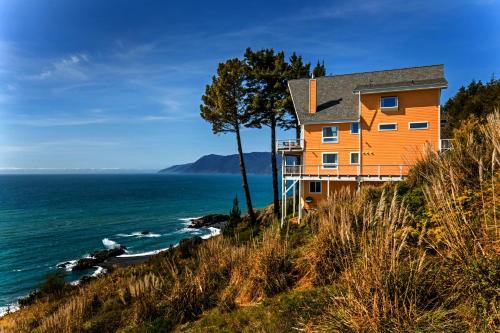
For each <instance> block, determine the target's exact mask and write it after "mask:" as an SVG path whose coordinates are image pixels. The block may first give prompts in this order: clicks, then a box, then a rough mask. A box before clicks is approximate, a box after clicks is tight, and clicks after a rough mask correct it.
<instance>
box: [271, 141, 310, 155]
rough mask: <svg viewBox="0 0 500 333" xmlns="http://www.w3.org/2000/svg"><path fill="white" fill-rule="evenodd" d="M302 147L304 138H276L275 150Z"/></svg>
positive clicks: (298, 149) (289, 149)
mask: <svg viewBox="0 0 500 333" xmlns="http://www.w3.org/2000/svg"><path fill="white" fill-rule="evenodd" d="M303 149H304V140H302V139H289V140H277V141H276V150H277V151H283V152H286V151H302V150H303Z"/></svg>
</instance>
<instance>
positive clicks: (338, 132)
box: [321, 125, 340, 143]
mask: <svg viewBox="0 0 500 333" xmlns="http://www.w3.org/2000/svg"><path fill="white" fill-rule="evenodd" d="M326 127H337V136H336V137H335V136H332V137H327V138H336V139H337V140H336V141H325V137H324V136H323V128H326ZM339 134H340V129H339V126H335V125H334V126H323V127H321V142H322V143H339Z"/></svg>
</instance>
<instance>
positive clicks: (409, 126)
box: [408, 121, 429, 131]
mask: <svg viewBox="0 0 500 333" xmlns="http://www.w3.org/2000/svg"><path fill="white" fill-rule="evenodd" d="M422 123H426V124H427V127H425V128H411V124H422ZM408 129H409V130H410V131H421V130H428V129H429V122H428V121H411V122H409V123H408Z"/></svg>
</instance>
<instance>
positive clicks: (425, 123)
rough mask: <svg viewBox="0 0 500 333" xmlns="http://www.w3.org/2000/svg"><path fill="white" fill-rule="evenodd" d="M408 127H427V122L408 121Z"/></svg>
mask: <svg viewBox="0 0 500 333" xmlns="http://www.w3.org/2000/svg"><path fill="white" fill-rule="evenodd" d="M408 128H409V129H428V128H429V123H428V122H427V121H419V122H413V123H408Z"/></svg>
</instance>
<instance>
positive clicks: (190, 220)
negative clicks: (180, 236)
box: [179, 216, 202, 226]
mask: <svg viewBox="0 0 500 333" xmlns="http://www.w3.org/2000/svg"><path fill="white" fill-rule="evenodd" d="M200 218H202V216H195V217H184V218H180V219H179V221H182V223H183V224H184V225H186V226H190V225H192V224H193V220H197V219H200Z"/></svg>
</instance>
